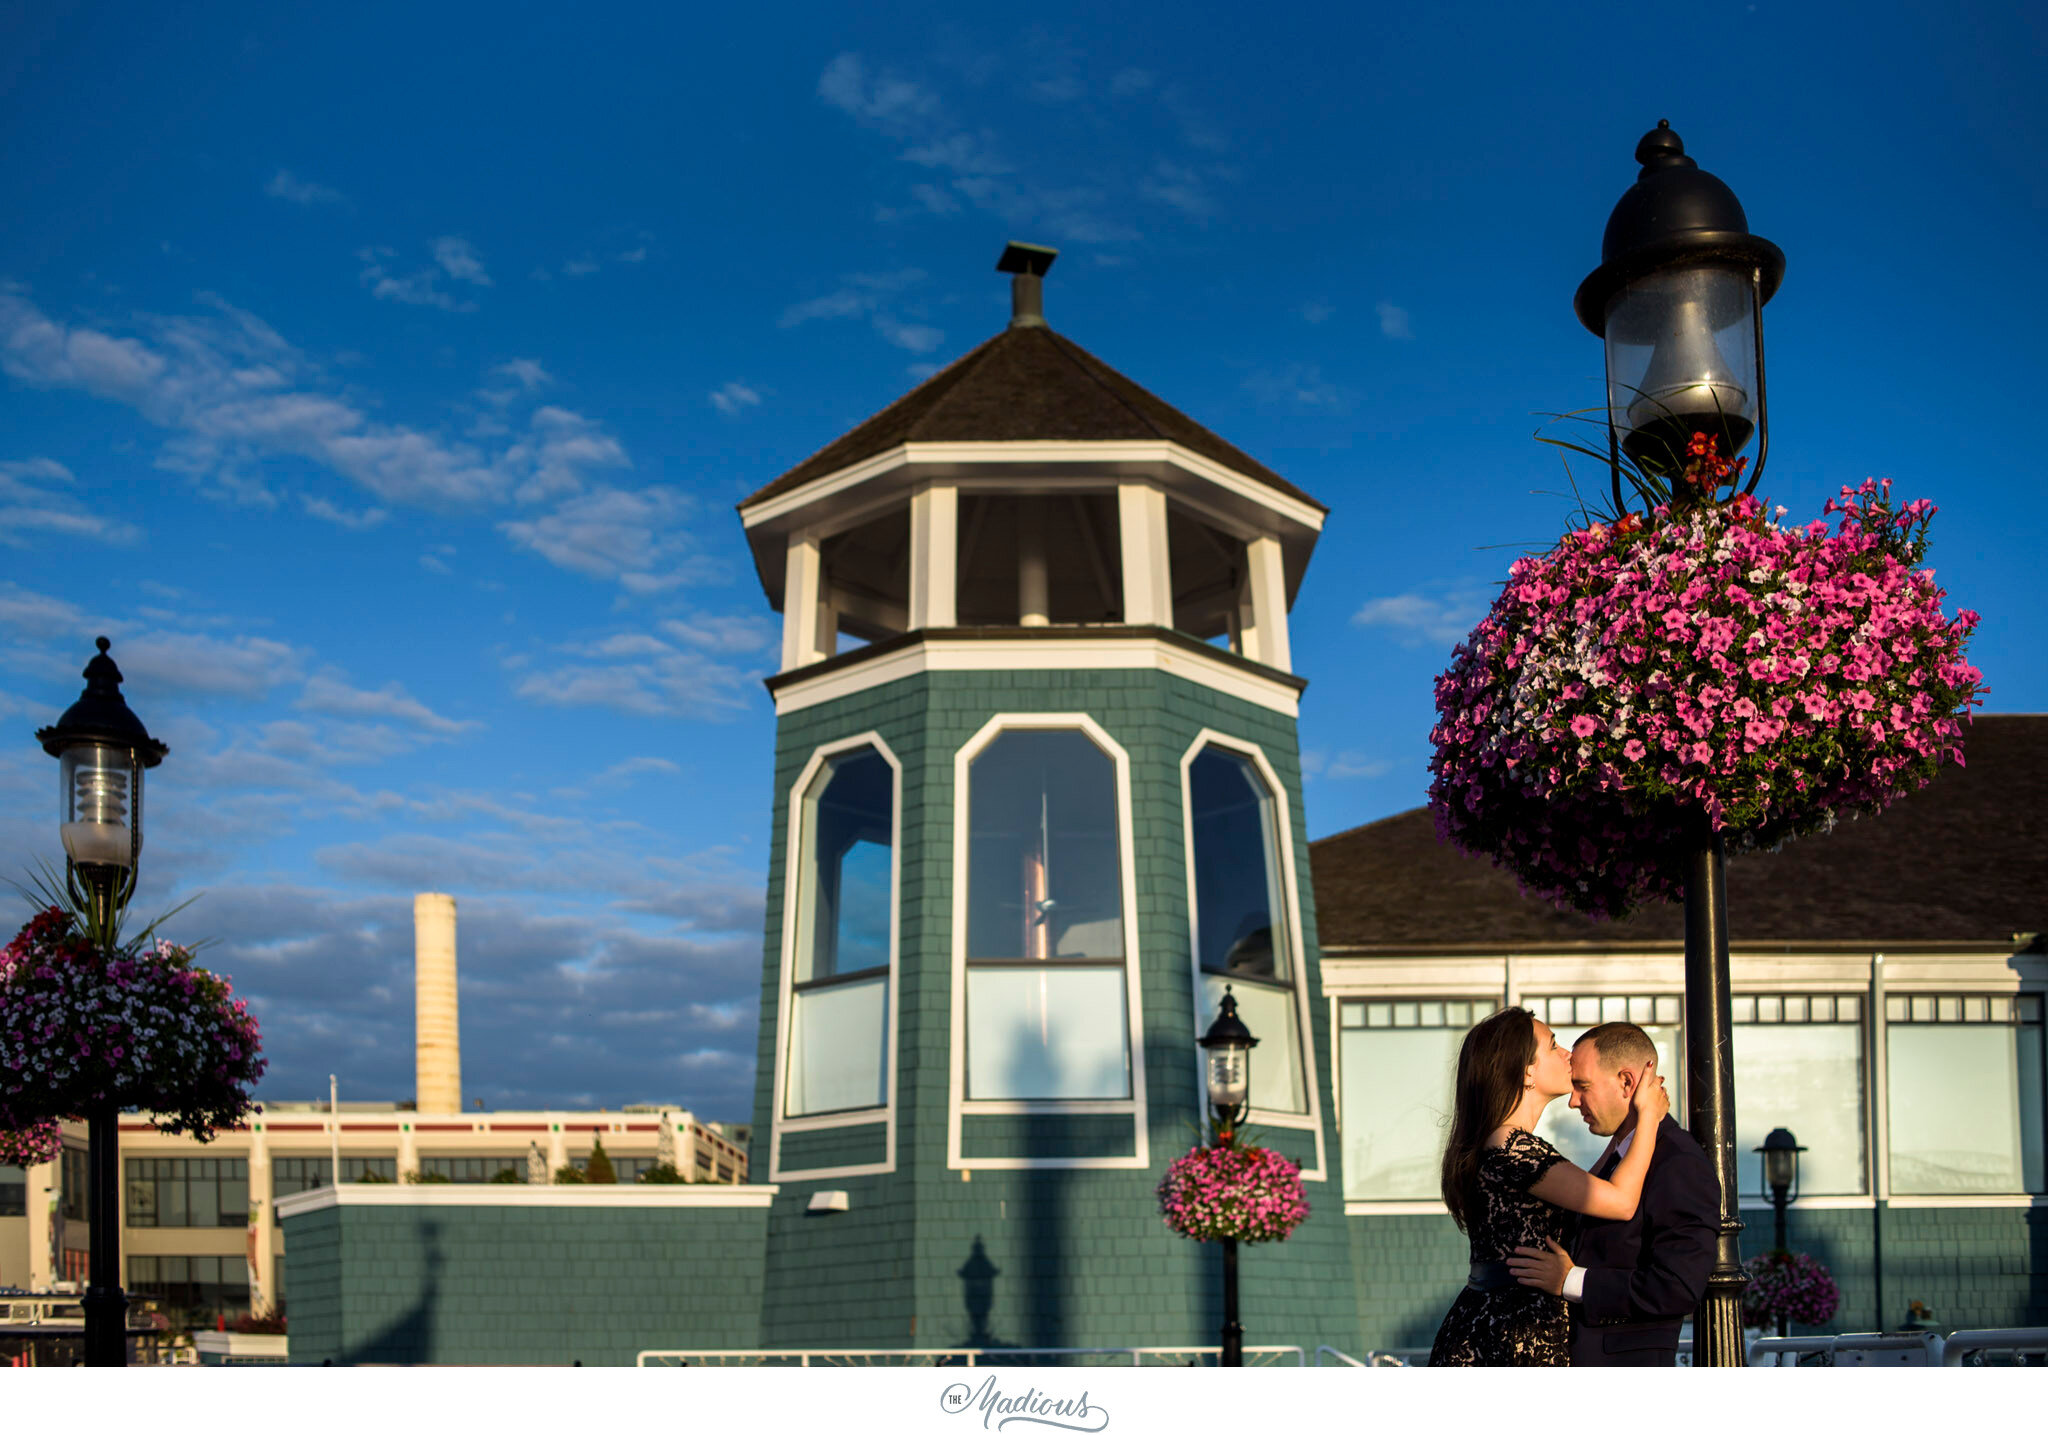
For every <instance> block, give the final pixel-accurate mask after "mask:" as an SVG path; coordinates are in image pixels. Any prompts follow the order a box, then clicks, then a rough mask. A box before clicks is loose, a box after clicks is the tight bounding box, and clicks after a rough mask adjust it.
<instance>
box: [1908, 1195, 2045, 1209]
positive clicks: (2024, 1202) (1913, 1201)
mask: <svg viewBox="0 0 2048 1435" xmlns="http://www.w3.org/2000/svg"><path fill="white" fill-rule="evenodd" d="M1885 1206H1886V1207H1887V1208H1888V1209H1890V1210H1894V1211H1933V1210H1941V1209H1948V1210H1955V1211H2025V1210H2034V1209H2042V1208H2048V1196H1892V1197H1889V1198H1887V1199H1886V1201H1885Z"/></svg>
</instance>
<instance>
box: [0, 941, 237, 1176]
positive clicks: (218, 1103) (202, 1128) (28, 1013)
mask: <svg viewBox="0 0 2048 1435" xmlns="http://www.w3.org/2000/svg"><path fill="white" fill-rule="evenodd" d="M261 1049H262V1042H261V1040H260V1039H259V1038H258V1036H257V1031H256V1018H255V1017H253V1016H251V1015H250V1014H249V1010H248V1007H247V1005H246V1004H245V1003H243V1002H240V1001H237V1000H235V998H234V991H233V988H232V987H230V986H229V984H228V983H227V982H226V981H225V980H224V979H223V978H220V977H217V976H215V975H214V974H212V973H211V972H208V971H205V970H203V969H201V968H199V967H195V966H193V965H192V953H191V952H190V951H188V950H187V949H185V948H183V947H179V946H176V945H174V944H172V943H170V942H164V941H155V942H144V943H137V944H136V945H135V946H133V947H132V948H128V949H117V950H115V951H112V952H105V953H103V952H101V951H99V950H98V949H97V948H95V947H94V946H93V945H92V943H90V942H88V941H87V940H86V939H85V938H84V937H82V936H81V935H79V933H78V931H77V929H76V928H75V927H74V926H73V924H72V920H71V918H70V917H69V916H68V915H67V914H65V913H64V912H63V911H61V910H59V909H57V908H55V907H52V908H50V909H49V910H47V911H44V912H41V913H38V914H37V915H36V916H35V917H33V918H31V919H30V920H29V922H28V924H27V925H26V926H24V927H23V928H22V929H21V931H20V932H19V933H18V934H17V935H16V936H15V938H14V940H13V941H11V942H9V943H8V944H7V948H6V950H5V952H4V953H0V1133H7V1139H9V1140H11V1141H12V1142H14V1143H15V1144H16V1146H17V1147H18V1148H22V1149H33V1150H46V1149H49V1144H50V1138H51V1137H52V1136H53V1135H54V1134H55V1131H56V1125H55V1123H56V1121H57V1120H58V1119H59V1118H74V1117H80V1116H84V1115H86V1114H87V1113H89V1112H91V1111H92V1110H93V1109H94V1108H96V1107H99V1106H102V1105H104V1104H107V1103H111V1104H112V1105H113V1106H114V1107H115V1108H117V1109H131V1110H141V1111H144V1112H147V1113H148V1114H149V1116H150V1119H151V1120H152V1121H153V1122H154V1123H155V1125H156V1127H157V1129H158V1130H160V1131H163V1132H165V1133H167V1134H170V1135H178V1134H180V1133H183V1132H188V1131H189V1132H191V1133H192V1134H193V1135H195V1136H197V1137H198V1138H199V1139H200V1140H202V1141H203V1140H206V1139H207V1138H208V1137H210V1136H212V1135H213V1134H214V1133H215V1132H216V1131H219V1130H221V1129H222V1128H224V1127H229V1126H233V1125H234V1124H236V1123H237V1122H239V1121H240V1120H242V1118H243V1117H245V1116H247V1115H248V1114H249V1111H250V1109H251V1102H250V1089H251V1088H252V1087H254V1086H255V1084H256V1082H257V1080H258V1078H260V1077H261V1076H262V1075H263V1069H264V1066H265V1062H264V1060H263V1058H262V1056H261V1055H260V1054H259V1053H260V1051H261ZM0 1159H5V1158H4V1156H0ZM44 1159H48V1158H47V1157H45V1158H44Z"/></svg>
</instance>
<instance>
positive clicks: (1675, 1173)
mask: <svg viewBox="0 0 2048 1435" xmlns="http://www.w3.org/2000/svg"><path fill="white" fill-rule="evenodd" d="M1720 1223H1721V1188H1720V1184H1719V1183H1718V1182H1717V1181H1716V1180H1715V1179H1714V1168H1713V1165H1712V1163H1711V1162H1709V1161H1708V1160H1707V1153H1706V1152H1705V1151H1703V1150H1701V1149H1700V1144H1699V1142H1697V1141H1695V1140H1693V1139H1692V1135H1691V1133H1690V1132H1688V1131H1687V1130H1686V1129H1685V1128H1684V1127H1682V1126H1680V1125H1679V1124H1678V1123H1677V1122H1676V1121H1673V1120H1672V1119H1671V1118H1670V1117H1669V1116H1666V1117H1665V1118H1664V1121H1663V1124H1661V1125H1660V1126H1658V1128H1657V1150H1656V1152H1655V1153H1654V1154H1653V1155H1652V1156H1651V1157H1650V1174H1649V1176H1648V1177H1647V1178H1646V1179H1645V1180H1644V1182H1643V1198H1642V1200H1641V1201H1639V1202H1637V1203H1636V1213H1635V1215H1634V1216H1632V1217H1630V1218H1629V1219H1628V1220H1626V1221H1602V1220H1596V1219H1595V1218H1593V1217H1591V1216H1581V1217H1580V1218H1579V1228H1578V1233H1577V1235H1576V1236H1575V1237H1574V1238H1573V1241H1572V1260H1573V1262H1574V1263H1575V1264H1577V1265H1581V1266H1584V1267H1585V1268H1586V1278H1585V1285H1584V1287H1583V1289H1582V1293H1581V1298H1580V1300H1579V1301H1578V1303H1577V1304H1575V1305H1574V1306H1573V1307H1572V1364H1574V1365H1670V1364H1673V1363H1674V1362H1675V1361H1676V1360H1677V1358H1678V1332H1679V1327H1680V1326H1681V1325H1683V1324H1684V1322H1685V1318H1686V1317H1687V1316H1689V1315H1691V1314H1692V1312H1693V1308H1694V1307H1695V1306H1697V1305H1698V1304H1699V1302H1700V1297H1701V1296H1702V1295H1704V1294H1705V1293H1706V1289H1707V1272H1708V1271H1710V1270H1712V1269H1713V1266H1714V1239H1715V1236H1716V1234H1717V1233H1718V1231H1719V1229H1720Z"/></svg>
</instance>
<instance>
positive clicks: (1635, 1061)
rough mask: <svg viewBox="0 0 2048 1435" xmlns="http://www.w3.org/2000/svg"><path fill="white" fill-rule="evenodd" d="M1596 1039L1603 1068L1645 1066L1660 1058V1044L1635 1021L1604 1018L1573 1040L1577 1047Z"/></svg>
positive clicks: (1594, 1046) (1594, 1041)
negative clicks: (1658, 1047)
mask: <svg viewBox="0 0 2048 1435" xmlns="http://www.w3.org/2000/svg"><path fill="white" fill-rule="evenodd" d="M1589 1041H1590V1042H1592V1043H1593V1050H1594V1051H1596V1052H1598V1053H1599V1054H1600V1069H1601V1070H1602V1071H1619V1070H1620V1069H1621V1068H1622V1067H1625V1066H1642V1065H1644V1064H1646V1063H1648V1062H1651V1061H1654V1060H1656V1058H1657V1044H1656V1043H1655V1042H1653V1041H1651V1040H1650V1034H1649V1033H1648V1032H1646V1031H1644V1030H1643V1029H1642V1028H1641V1027H1639V1026H1637V1025H1636V1024H1635V1023H1634V1022H1632V1021H1609V1022H1602V1023H1601V1024H1600V1025H1599V1026H1596V1027H1593V1028H1592V1029H1591V1030H1589V1031H1587V1032H1586V1034H1585V1035H1583V1036H1581V1037H1580V1038H1579V1039H1578V1040H1577V1041H1575V1042H1573V1043H1572V1046H1573V1048H1574V1049H1576V1048H1578V1047H1581V1046H1583V1045H1585V1044H1586V1043H1587V1042H1589Z"/></svg>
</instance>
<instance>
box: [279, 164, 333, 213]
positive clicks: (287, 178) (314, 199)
mask: <svg viewBox="0 0 2048 1435" xmlns="http://www.w3.org/2000/svg"><path fill="white" fill-rule="evenodd" d="M263 192H264V193H265V194H267V195H269V196H270V197H271V198H272V199H282V200H286V201H288V202H290V203H292V204H296V205H300V206H302V207H304V208H308V209H310V208H312V207H313V206H314V205H317V204H347V203H348V198H347V196H345V195H343V194H342V192H341V191H340V190H338V189H329V188H328V187H327V186H326V185H324V184H315V183H313V182H312V181H311V180H306V179H300V178H299V177H298V176H297V175H295V174H293V173H292V172H291V171H290V170H288V169H280V170H279V171H278V172H277V173H276V174H274V175H272V176H271V177H270V183H269V184H266V185H265V186H263Z"/></svg>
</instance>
